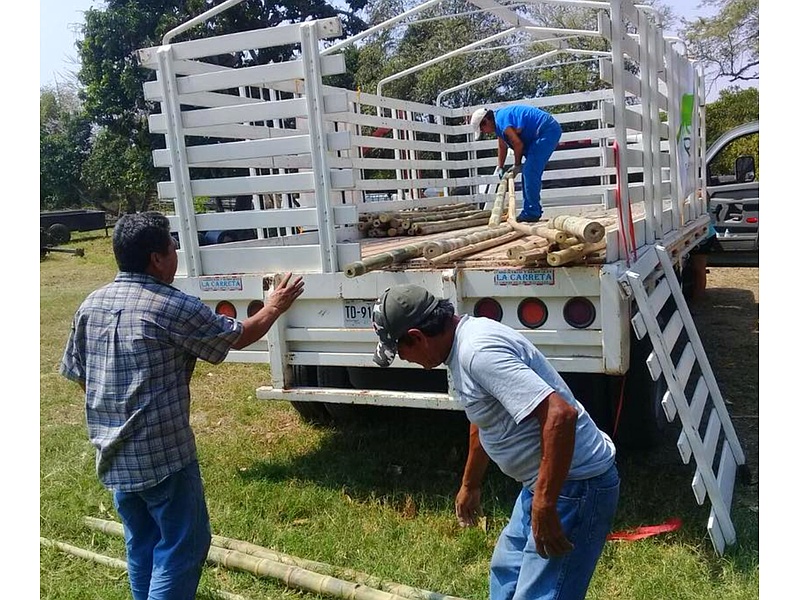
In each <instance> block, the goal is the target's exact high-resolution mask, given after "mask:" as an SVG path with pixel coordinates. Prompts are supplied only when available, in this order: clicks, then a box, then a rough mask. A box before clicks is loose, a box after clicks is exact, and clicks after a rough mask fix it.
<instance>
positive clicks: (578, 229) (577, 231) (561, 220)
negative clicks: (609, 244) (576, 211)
mask: <svg viewBox="0 0 800 600" xmlns="http://www.w3.org/2000/svg"><path fill="white" fill-rule="evenodd" d="M552 225H553V227H555V228H556V229H560V230H561V231H566V232H567V233H571V234H572V235H574V236H576V237H579V238H580V239H581V240H584V241H586V242H589V243H595V242H599V241H600V240H602V239H603V237H604V236H605V235H606V228H605V226H603V225H602V224H601V223H600V222H599V221H594V220H590V219H586V218H584V217H573V216H570V215H559V216H557V217H556V218H554V219H553V221H552Z"/></svg>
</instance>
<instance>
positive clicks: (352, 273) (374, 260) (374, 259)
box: [344, 242, 427, 278]
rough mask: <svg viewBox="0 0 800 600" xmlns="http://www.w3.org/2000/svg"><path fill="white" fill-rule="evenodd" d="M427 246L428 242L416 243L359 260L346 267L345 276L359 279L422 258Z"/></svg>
mask: <svg viewBox="0 0 800 600" xmlns="http://www.w3.org/2000/svg"><path fill="white" fill-rule="evenodd" d="M425 244H427V242H415V243H412V244H408V245H406V246H403V247H402V248H397V249H396V250H390V251H388V252H381V253H380V254H376V255H375V256H368V257H367V258H365V259H363V260H357V261H355V262H352V263H350V264H349V265H346V266H345V268H344V274H345V276H346V277H351V278H352V277H358V276H359V275H363V274H364V273H368V272H369V271H375V270H376V269H382V268H383V267H389V266H391V265H394V264H398V263H401V262H404V261H407V260H409V259H411V258H418V257H420V256H422V251H423V249H424V248H425Z"/></svg>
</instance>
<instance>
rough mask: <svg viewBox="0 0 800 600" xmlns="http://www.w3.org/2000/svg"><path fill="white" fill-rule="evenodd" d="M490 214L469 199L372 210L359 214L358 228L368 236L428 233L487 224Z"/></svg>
mask: <svg viewBox="0 0 800 600" xmlns="http://www.w3.org/2000/svg"><path fill="white" fill-rule="evenodd" d="M490 215H491V211H489V210H482V209H480V208H478V207H477V206H476V205H475V204H472V203H469V202H461V203H458V204H445V205H442V206H429V207H421V208H413V209H406V210H399V211H384V212H377V213H376V212H371V213H364V214H362V215H361V216H360V217H359V221H358V230H359V231H361V232H363V233H365V234H366V235H367V236H368V237H395V236H403V235H425V234H428V233H437V232H440V231H452V230H454V229H464V228H465V227H475V226H478V225H484V224H485V223H487V222H488V220H489V216H490Z"/></svg>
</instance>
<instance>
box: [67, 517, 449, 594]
mask: <svg viewBox="0 0 800 600" xmlns="http://www.w3.org/2000/svg"><path fill="white" fill-rule="evenodd" d="M83 521H84V523H85V524H86V525H88V526H89V527H91V528H92V529H97V530H99V531H102V532H103V533H108V534H112V535H118V536H119V535H123V529H122V524H121V523H117V522H115V521H108V520H105V519H97V518H95V517H84V518H83ZM211 545H212V546H216V547H218V548H221V549H225V550H235V551H237V552H240V553H244V554H249V555H251V556H254V557H256V558H263V559H267V560H273V561H275V562H280V563H283V564H286V565H289V566H295V567H300V568H302V569H305V570H308V571H313V572H315V573H318V574H320V575H330V574H334V573H335V574H338V575H340V577H342V578H346V579H349V580H351V581H353V582H355V583H358V584H361V585H365V586H368V587H373V588H376V589H377V588H383V590H384V591H386V592H389V593H391V594H397V595H399V596H403V597H404V598H410V599H412V600H463V598H458V597H456V596H446V595H444V594H440V593H438V592H431V591H428V590H423V589H420V588H415V587H411V586H408V585H404V584H402V583H394V582H392V581H385V580H383V579H380V578H379V577H375V576H374V575H369V574H368V573H362V572H359V571H354V570H352V569H339V568H337V567H334V566H333V565H329V564H327V563H323V562H317V561H313V560H306V559H303V558H299V557H296V556H292V555H290V554H285V553H283V552H277V551H275V550H270V549H269V548H265V547H263V546H259V545H257V544H252V543H250V542H245V541H243V540H236V539H233V538H228V537H223V536H220V535H212V536H211Z"/></svg>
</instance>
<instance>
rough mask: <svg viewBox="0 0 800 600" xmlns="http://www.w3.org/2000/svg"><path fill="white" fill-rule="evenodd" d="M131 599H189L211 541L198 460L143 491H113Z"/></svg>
mask: <svg viewBox="0 0 800 600" xmlns="http://www.w3.org/2000/svg"><path fill="white" fill-rule="evenodd" d="M114 506H115V507H116V509H117V512H118V513H119V515H120V517H121V518H122V524H123V526H124V530H125V546H126V550H127V557H128V576H129V578H130V582H131V591H132V592H133V598H134V600H192V599H193V598H194V597H195V593H196V592H197V584H198V583H199V582H200V573H201V570H202V567H203V563H204V562H205V559H206V555H207V554H208V549H209V546H210V545H211V526H210V524H209V521H208V511H207V509H206V501H205V497H204V494H203V483H202V481H201V479H200V468H199V466H198V464H197V461H194V462H193V463H190V464H189V465H187V466H186V467H184V468H183V469H181V470H180V471H178V472H177V473H174V474H172V475H170V476H169V477H167V478H166V479H165V480H164V481H162V482H161V483H159V484H158V485H156V486H154V487H152V488H149V489H146V490H143V491H141V492H120V491H115V492H114Z"/></svg>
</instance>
